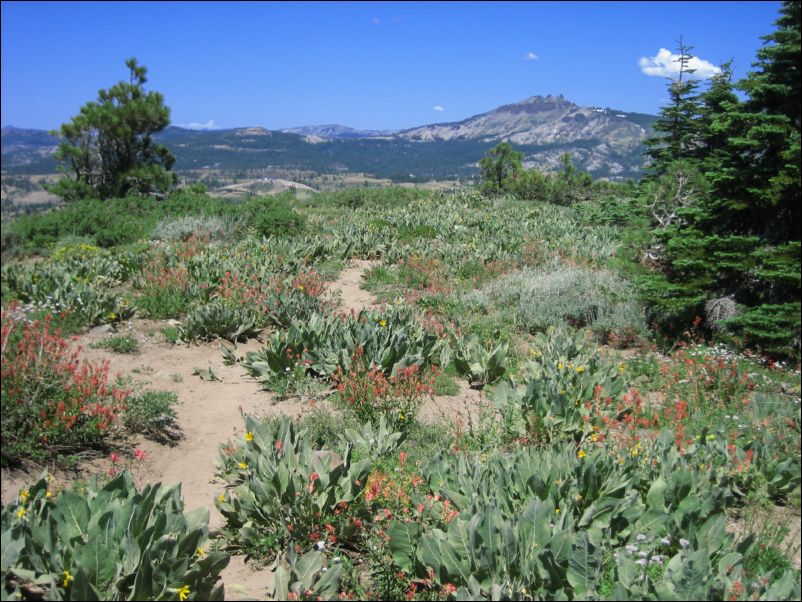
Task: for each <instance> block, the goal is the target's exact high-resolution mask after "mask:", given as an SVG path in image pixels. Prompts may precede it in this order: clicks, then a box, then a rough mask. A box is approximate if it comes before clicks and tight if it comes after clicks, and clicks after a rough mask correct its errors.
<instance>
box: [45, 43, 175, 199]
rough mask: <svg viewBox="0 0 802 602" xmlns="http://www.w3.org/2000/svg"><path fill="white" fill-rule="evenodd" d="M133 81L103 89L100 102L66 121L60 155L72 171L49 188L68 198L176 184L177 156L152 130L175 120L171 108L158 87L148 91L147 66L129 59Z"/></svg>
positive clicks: (158, 190) (157, 190) (150, 190)
mask: <svg viewBox="0 0 802 602" xmlns="http://www.w3.org/2000/svg"><path fill="white" fill-rule="evenodd" d="M125 64H126V66H127V67H128V68H129V70H130V79H129V81H128V82H124V81H122V82H119V83H117V84H116V85H114V86H112V87H111V88H110V89H108V90H100V92H99V93H98V100H97V102H89V103H87V104H85V105H84V106H83V107H81V110H80V113H79V114H78V115H77V116H75V117H73V118H72V121H71V122H70V123H65V124H63V125H62V126H61V128H60V130H59V132H55V133H56V134H60V135H61V137H62V138H63V142H62V143H61V144H60V145H59V147H58V149H57V151H56V155H55V156H56V159H58V160H60V161H63V162H65V164H66V165H65V167H64V168H63V170H64V171H65V172H67V175H66V176H65V177H63V178H61V179H60V180H59V181H58V182H57V183H56V184H55V185H53V186H50V187H48V190H50V191H51V192H53V193H54V194H57V195H59V196H61V197H62V198H63V199H65V200H67V201H72V200H77V199H82V198H98V199H108V198H113V197H124V196H126V195H128V194H130V193H139V194H150V193H164V192H166V191H167V190H169V189H170V188H171V187H172V186H174V185H175V182H176V176H175V174H173V173H171V172H170V168H171V167H172V165H173V163H174V162H175V157H173V155H172V154H171V153H170V151H169V150H167V148H166V147H164V146H162V145H159V144H154V143H153V139H152V135H153V134H154V133H156V132H160V131H161V130H163V129H164V128H165V127H167V125H169V123H170V109H169V108H167V107H166V106H165V105H164V97H163V96H162V95H161V94H159V93H158V92H145V91H144V84H145V82H147V77H146V73H147V69H146V68H145V67H144V66H140V65H139V64H138V63H137V61H136V59H134V58H131V59H129V60H128V61H126V63H125Z"/></svg>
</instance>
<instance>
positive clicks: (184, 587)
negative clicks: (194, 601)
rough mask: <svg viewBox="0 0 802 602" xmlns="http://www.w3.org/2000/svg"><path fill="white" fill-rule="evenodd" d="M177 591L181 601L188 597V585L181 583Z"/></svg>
mask: <svg viewBox="0 0 802 602" xmlns="http://www.w3.org/2000/svg"><path fill="white" fill-rule="evenodd" d="M177 593H178V599H179V600H181V602H184V600H186V599H187V598H189V586H188V585H182V586H181V589H179V590H178V592H177Z"/></svg>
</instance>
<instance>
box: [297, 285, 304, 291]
mask: <svg viewBox="0 0 802 602" xmlns="http://www.w3.org/2000/svg"><path fill="white" fill-rule="evenodd" d="M298 290H299V291H301V292H304V285H303V284H299V285H298Z"/></svg>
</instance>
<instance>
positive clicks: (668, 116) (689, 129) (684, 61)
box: [644, 38, 700, 177]
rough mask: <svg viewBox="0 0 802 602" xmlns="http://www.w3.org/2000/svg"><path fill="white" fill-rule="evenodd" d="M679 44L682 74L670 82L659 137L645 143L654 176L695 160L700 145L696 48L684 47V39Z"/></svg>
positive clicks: (658, 121)
mask: <svg viewBox="0 0 802 602" xmlns="http://www.w3.org/2000/svg"><path fill="white" fill-rule="evenodd" d="M677 44H678V47H677V51H678V52H679V58H677V59H676V62H678V63H679V73H678V75H677V79H676V80H673V79H671V81H670V83H669V86H668V95H669V103H668V105H666V106H665V107H664V108H663V109H662V110H661V111H660V117H659V118H658V120H657V121H656V122H655V123H654V125H653V126H652V127H653V129H654V131H655V132H657V135H656V136H654V137H652V138H648V139H647V140H646V141H645V142H644V144H645V145H646V148H647V149H648V150H647V152H646V154H647V155H648V156H649V157H650V158H651V159H652V164H651V165H650V169H649V171H650V173H651V174H652V176H653V177H658V176H661V175H663V174H665V173H667V172H668V166H669V165H670V164H671V163H672V162H674V161H679V160H682V159H688V158H692V157H694V156H695V155H696V152H697V149H698V146H699V126H698V123H697V120H698V117H699V113H700V108H699V98H698V94H697V90H698V88H699V82H698V80H695V79H693V78H692V75H693V74H694V73H695V71H696V70H695V69H692V68H691V67H690V66H689V65H690V62H691V59H693V58H694V56H693V55H692V54H691V50H693V48H692V47H691V46H685V43H684V42H683V41H682V38H680V39H679V42H677Z"/></svg>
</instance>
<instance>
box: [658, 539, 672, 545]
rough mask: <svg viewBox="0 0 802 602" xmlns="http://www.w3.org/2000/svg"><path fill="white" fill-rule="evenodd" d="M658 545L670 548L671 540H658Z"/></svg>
mask: <svg viewBox="0 0 802 602" xmlns="http://www.w3.org/2000/svg"><path fill="white" fill-rule="evenodd" d="M660 543H661V544H663V545H664V546H670V545H671V538H670V537H664V538H663V539H661V540H660Z"/></svg>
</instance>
